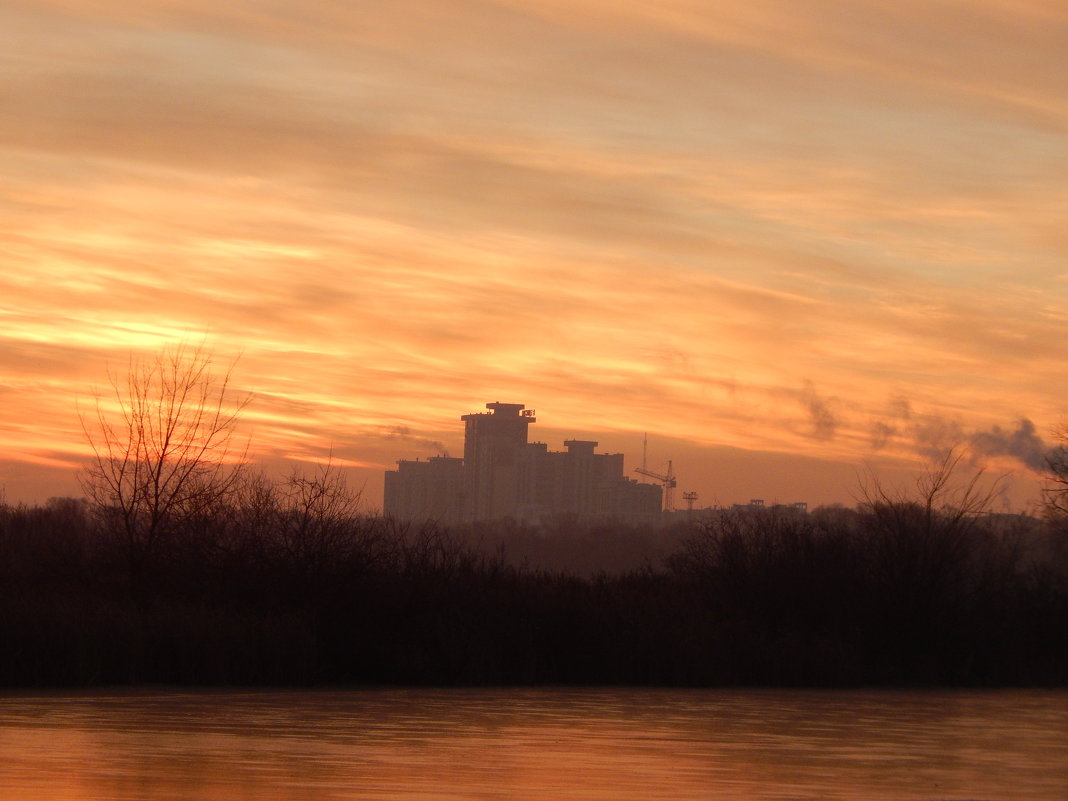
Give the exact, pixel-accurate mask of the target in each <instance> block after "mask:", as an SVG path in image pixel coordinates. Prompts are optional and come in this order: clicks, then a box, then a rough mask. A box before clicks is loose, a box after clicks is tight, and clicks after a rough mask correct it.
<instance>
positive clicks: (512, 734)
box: [0, 689, 1068, 801]
mask: <svg viewBox="0 0 1068 801" xmlns="http://www.w3.org/2000/svg"><path fill="white" fill-rule="evenodd" d="M0 798H2V799H19V800H20V801H38V799H48V800H49V801H68V800H69V801H87V800H88V799H93V800H94V801H107V800H108V799H116V800H119V799H122V800H123V801H125V800H126V799H130V800H131V801H132V800H133V799H137V800H138V801H142V800H143V799H153V800H155V799H161V800H163V801H166V800H169V799H182V800H183V801H186V800H187V799H220V800H221V799H226V800H227V801H234V800H235V799H256V801H281V799H285V800H286V801H290V800H292V801H296V800H297V799H299V800H300V801H311V800H316V801H333V800H337V801H340V800H341V799H346V800H347V799H361V801H364V800H366V799H381V800H382V801H415V800H416V799H418V800H419V801H430V800H431V799H434V800H435V801H438V800H439V799H442V800H445V801H448V800H449V799H502V800H503V799H508V800H509V801H523V800H524V799H538V800H539V801H544V800H546V799H581V800H582V801H587V800H592V799H603V800H604V801H620V800H621V799H672V800H673V801H686V800H687V799H732V800H733V799H746V800H747V801H748V799H850V800H851V801H867V800H869V799H870V800H871V801H875V800H876V799H878V801H911V800H912V799H998V800H1000V799H1005V801H1030V800H1034V801H1064V799H1068V692H1048V691H982V692H974V691H952V692H947V691H932V692H913V691H908V692H904V691H795V690H751V691H750V690H741V691H739V690H646V689H500V690H497V689H495V690H484V689H478V690H392V689H390V690H346V691H337V692H335V691H312V692H305V691H279V692H212V691H208V692H182V691H154V690H153V691H147V690H141V691H127V692H120V693H113V694H112V693H108V694H93V695H58V694H55V695H36V694H35V695H26V694H19V695H11V694H8V695H4V696H0Z"/></svg>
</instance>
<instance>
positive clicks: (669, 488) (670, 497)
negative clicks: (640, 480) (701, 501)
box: [634, 434, 678, 512]
mask: <svg viewBox="0 0 1068 801" xmlns="http://www.w3.org/2000/svg"><path fill="white" fill-rule="evenodd" d="M648 450H649V435H648V434H646V435H645V438H644V439H643V440H642V466H641V467H635V468H634V472H635V473H640V474H641V475H643V476H648V477H649V478H655V479H656V480H657V481H659V482H660V485H661V486H662V487H663V488H664V511H665V512H674V511H675V493H674V489H675V486H676V484H677V483H678V482H676V480H675V473H674V471H673V470H672V466H671V460H670V459H668V463H667V472H666V473H657V472H656V471H654V470H650V469H649V466H648V463H647V461H646V457H647V455H648Z"/></svg>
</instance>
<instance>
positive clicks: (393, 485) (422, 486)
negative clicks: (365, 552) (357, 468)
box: [384, 403, 662, 522]
mask: <svg viewBox="0 0 1068 801" xmlns="http://www.w3.org/2000/svg"><path fill="white" fill-rule="evenodd" d="M486 408H487V409H489V411H488V412H480V413H476V414H465V415H463V417H461V418H460V419H461V420H463V421H464V426H465V428H464V456H463V459H455V458H449V457H443V456H437V457H431V458H430V459H428V460H426V461H422V460H416V461H409V460H403V461H400V462H398V463H397V469H396V470H389V471H386V477H385V478H386V485H385V498H384V511H385V513H386V514H387V515H390V516H392V517H395V518H398V519H405V520H425V519H434V520H441V521H443V522H458V521H461V520H463V521H474V520H500V519H504V518H514V519H517V520H524V521H530V522H538V521H540V520H544V519H546V518H549V517H553V516H555V515H561V514H566V515H571V516H575V517H577V518H580V519H592V518H616V519H622V520H656V519H658V518H659V516H660V510H661V504H662V497H661V488H660V487H659V486H657V485H655V484H641V483H638V482H637V481H634V480H632V479H629V478H626V477H625V476H624V475H623V454H621V453H595V449H596V448H597V443H596V442H593V441H590V440H568V441H567V442H565V443H564V446H565V448H566V449H567V450H564V451H550V450H549V449H548V446H546V445H545V444H543V443H539V442H534V443H531V442H528V441H527V439H528V434H529V427H530V424H531V423H534V422H536V418H535V417H534V412H533V410H530V409H526V408H525V407H524V405H523V404H521V403H487V404H486Z"/></svg>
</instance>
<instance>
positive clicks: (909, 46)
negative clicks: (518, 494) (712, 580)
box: [0, 0, 1068, 501]
mask: <svg viewBox="0 0 1068 801" xmlns="http://www.w3.org/2000/svg"><path fill="white" fill-rule="evenodd" d="M0 31H3V33H0V41H2V43H3V44H4V47H3V48H2V50H0V53H2V54H0V78H2V80H0V107H2V108H3V109H4V110H5V113H4V114H3V115H0V170H2V171H3V174H4V176H5V182H4V186H3V188H2V189H0V243H2V245H3V247H2V248H0V387H2V390H0V401H2V406H0V408H2V409H3V412H2V413H0V456H3V457H5V458H6V459H7V461H6V462H4V464H7V465H18V464H23V463H25V464H31V463H32V464H37V465H46V464H52V465H55V464H57V463H64V464H65V463H66V462H73V461H77V459H78V458H80V456H79V455H80V454H82V453H83V452H84V445H83V444H82V441H81V438H80V427H79V424H78V420H77V411H76V407H75V400H76V399H77V398H91V397H92V393H93V392H94V391H95V389H96V388H99V386H101V385H106V382H107V365H108V364H112V365H114V364H120V365H121V364H124V363H125V361H126V360H127V358H128V357H129V354H130V353H131V352H151V351H153V350H156V349H158V348H160V347H161V346H163V345H165V344H167V343H172V342H175V341H178V340H187V341H190V340H192V341H199V340H200V339H202V338H204V339H206V340H207V341H208V342H209V343H210V345H211V346H212V347H213V348H214V349H215V350H216V352H217V353H218V356H219V359H220V360H221V361H227V360H229V359H231V358H235V357H237V356H240V361H239V366H238V371H237V377H238V379H239V381H240V382H241V384H242V388H247V389H249V390H251V391H253V392H255V393H256V395H257V401H256V402H255V403H254V405H253V407H252V408H251V409H250V411H249V416H248V423H249V428H250V430H251V431H252V434H253V436H254V439H255V441H256V442H257V446H258V453H259V455H260V456H261V458H263V459H266V460H277V459H282V458H289V459H304V458H318V457H321V456H322V455H323V454H327V455H329V454H334V455H335V456H336V458H337V459H339V460H344V461H345V463H346V464H352V465H374V466H375V467H374V468H370V467H367V468H359V467H354V468H353V469H354V470H357V471H359V470H361V469H362V470H363V471H364V473H363V474H364V475H366V476H367V477H368V481H369V484H368V486H369V488H370V489H369V493H368V494H369V496H373V495H374V493H375V492H376V489H375V487H377V484H376V483H375V482H377V481H380V478H378V477H377V471H378V466H385V465H388V464H389V463H390V462H391V461H392V460H393V459H395V458H402V457H405V458H408V457H413V456H416V455H426V453H425V452H426V451H427V450H428V449H429V450H435V449H436V446H441V448H442V449H452V450H453V451H456V450H457V446H458V438H459V436H460V434H459V426H458V425H457V419H456V418H458V416H459V415H460V414H461V413H464V412H467V411H471V410H474V409H477V408H479V407H480V406H481V404H482V403H484V402H485V401H487V400H496V399H501V400H517V401H523V402H527V403H528V404H530V405H532V406H536V407H537V408H539V409H540V410H541V420H542V422H541V423H539V426H543V430H545V431H546V432H547V433H553V432H571V433H572V434H583V435H585V434H586V433H589V434H590V435H591V436H598V437H600V438H601V439H603V440H605V441H606V442H607V441H611V442H619V443H622V444H620V445H618V447H626V448H628V452H629V454H630V455H631V456H632V457H634V458H637V454H636V453H634V449H633V446H632V443H633V441H634V440H633V439H628V438H629V437H633V436H634V435H635V434H636V432H645V431H648V432H649V433H650V436H651V438H654V437H659V438H661V441H662V442H664V443H665V447H668V445H667V443H674V444H672V445H671V446H670V447H674V448H677V449H680V450H681V449H683V446H682V445H680V444H678V443H680V442H682V441H691V442H693V443H695V445H696V446H697V447H699V448H705V449H706V451H705V452H706V454H708V455H707V459H706V461H705V462H704V463H702V462H700V460H699V459H694V460H691V461H690V463H689V464H691V465H692V466H691V467H689V469H690V470H691V474H690V475H683V476H682V480H683V483H685V484H687V486H689V485H690V484H692V485H693V486H694V487H695V488H698V489H700V490H701V491H702V493H703V495H704V496H706V497H708V496H711V495H713V494H717V493H714V492H713V489H712V487H713V485H714V484H715V482H716V481H717V480H721V479H722V473H723V470H724V469H729V468H724V467H723V465H721V464H719V463H718V462H717V459H720V458H728V457H727V456H724V455H723V454H731V453H734V454H737V453H740V452H742V451H751V452H754V453H767V454H771V453H777V454H780V455H782V456H783V457H784V458H785V457H790V458H795V457H796V458H800V457H804V458H813V459H816V460H817V461H819V462H820V463H826V464H836V465H851V464H856V463H858V462H860V461H861V460H865V459H873V458H875V459H878V460H881V462H882V463H884V464H886V465H887V467H888V469H889V468H890V467H893V468H901V467H904V466H908V465H915V464H916V459H917V454H918V453H922V452H927V451H929V450H930V449H932V448H936V447H939V445H938V443H940V442H941V441H942V440H945V439H947V438H952V437H956V438H958V439H959V438H963V439H965V440H969V441H972V442H973V443H984V442H985V443H987V446H986V447H985V448H982V450H983V451H984V453H985V454H986V455H987V457H988V458H990V459H992V460H994V461H995V462H998V463H999V464H1002V465H1003V466H1005V467H1019V466H1020V465H1029V466H1031V467H1034V466H1036V465H1037V462H1036V461H1035V460H1034V459H1032V458H1030V457H1029V456H1027V454H1033V453H1034V452H1037V451H1036V450H1035V449H1036V448H1039V447H1040V443H1043V442H1044V441H1045V436H1046V432H1048V431H1050V430H1051V429H1052V427H1053V426H1055V425H1056V424H1057V423H1058V421H1060V420H1061V419H1063V416H1064V415H1065V402H1064V398H1065V397H1068V383H1066V382H1068V379H1066V378H1065V371H1064V369H1063V362H1062V358H1061V354H1060V350H1061V342H1063V341H1064V334H1065V326H1066V317H1068V313H1066V312H1065V311H1064V309H1066V308H1068V305H1066V301H1068V280H1065V275H1066V271H1065V267H1064V263H1065V262H1064V259H1065V256H1066V255H1068V239H1066V238H1065V237H1064V235H1063V232H1062V229H1063V219H1062V218H1063V209H1064V208H1065V207H1066V204H1068V189H1066V187H1068V183H1066V180H1065V179H1066V178H1068V147H1066V146H1065V145H1066V135H1068V111H1066V109H1068V79H1066V78H1065V76H1066V74H1068V73H1066V72H1065V71H1064V70H1063V69H1057V68H1056V65H1058V64H1061V63H1063V61H1064V53H1065V52H1068V48H1066V45H1068V11H1066V10H1065V9H1064V8H1062V7H1061V5H1060V4H1057V3H1049V2H1042V1H1041V0H1030V1H1028V2H1023V1H1021V2H1012V3H1009V2H1007V0H1001V1H999V0H981V1H979V2H974V3H969V4H966V5H962V4H959V3H953V2H949V1H948V0H946V1H945V2H942V1H941V0H935V2H919V0H898V1H897V2H890V0H804V2H786V0H749V1H748V2H745V3H741V2H722V3H716V4H708V3H698V2H694V1H693V0H670V1H669V2H664V3H656V4H649V3H637V2H631V1H630V0H615V2H611V3H609V2H606V1H604V0H583V1H582V2H580V3H573V2H567V3H564V2H561V1H560V0H542V2H537V3H535V2H530V1H529V0H483V1H481V2H476V0H439V1H438V2H434V3H422V2H419V3H417V2H414V0H412V1H411V2H409V1H408V0H402V1H401V2H396V3H390V4H388V5H386V6H383V5H382V4H380V3H370V2H359V1H357V2H349V3H339V2H330V1H329V0H310V2H308V3H304V4H302V5H301V8H300V12H299V13H295V12H294V10H293V8H291V7H290V6H289V5H286V4H281V3H276V2H270V1H269V0H259V1H258V2H251V3H243V4H238V5H219V4H209V3H206V2H200V0H186V2H182V3H171V2H162V0H158V1H157V0H149V1H148V2H144V3H138V4H137V8H136V9H131V8H130V7H129V5H128V4H120V3H116V2H104V1H102V2H88V1H87V0H83V1H80V2H77V3H75V2H62V1H59V0H57V1H56V2H48V1H47V0H39V1H37V2H35V1H33V0H12V2H9V3H7V4H5V7H4V9H3V10H2V11H0ZM888 398H897V399H898V400H899V401H900V402H901V403H899V404H898V406H899V410H900V408H904V407H902V406H901V404H903V403H907V404H908V408H909V410H910V413H909V415H902V414H896V415H895V414H894V413H893V412H892V411H891V410H888V401H887V399H888ZM1021 420H1023V421H1026V423H1027V425H1029V426H1031V428H1029V429H1027V430H1026V431H1024V430H1023V429H1021V428H1019V426H1020V425H1022V424H1021V423H1019V422H1018V421H1021ZM549 426H552V429H550V428H549ZM1021 431H1023V433H1022V434H1021ZM1028 431H1029V432H1030V436H1025V435H1027V433H1028ZM397 432H405V433H404V434H403V435H401V434H399V433H397ZM595 432H601V433H595ZM983 432H985V436H986V438H985V439H984V438H983V437H984V434H983ZM654 441H655V440H654ZM998 443H1000V444H998ZM1021 443H1023V444H1021ZM431 445H433V446H435V447H434V448H431ZM1023 445H1027V446H1028V447H1029V448H1030V450H1027V449H1026V448H1024V450H1027V454H1024V455H1022V456H1021V454H1022V453H1023V450H1021V448H1023ZM713 446H724V447H725V448H726V450H720V451H716V453H717V454H718V455H717V456H715V457H713V456H712V455H711V454H712V453H713V451H712V450H711V449H712V448H713ZM1032 446H1033V447H1032ZM977 447H978V446H977ZM731 449H735V450H731ZM730 458H735V461H736V463H737V464H739V465H740V464H741V460H739V459H738V457H736V456H735V457H730ZM768 458H769V459H770V458H771V457H770V456H769V457H768ZM820 460H822V461H820ZM777 463H781V464H786V462H783V461H780V462H777ZM790 463H800V462H790ZM4 469H5V470H6V471H7V472H6V473H5V472H0V485H2V484H7V485H8V486H9V487H14V486H18V487H23V486H29V484H31V483H34V482H37V479H36V478H35V479H34V482H27V481H24V480H23V479H21V478H19V477H18V476H17V475H16V474H15V472H12V471H13V470H15V471H16V472H17V469H16V468H12V467H7V468H4ZM34 475H35V476H38V477H39V476H40V475H44V473H41V472H39V471H37V472H34ZM57 475H58V474H57ZM717 475H719V476H720V478H717V477H716V476H717ZM825 475H826V476H827V482H828V483H831V482H833V481H838V480H839V479H840V475H841V473H839V472H836V471H835V470H828V471H827V472H826V473H825ZM831 476H834V477H835V478H833V479H832V478H831ZM766 480H767V481H768V483H769V484H770V485H772V486H771V487H770V488H766V489H765V488H756V487H754V488H753V489H752V490H751V492H752V493H753V494H757V495H771V494H772V493H774V492H775V488H774V487H775V486H778V485H776V484H775V482H776V481H780V483H781V485H782V486H787V485H789V486H790V487H792V488H794V489H796V488H797V487H798V486H799V484H798V482H797V481H796V480H795V479H794V478H791V479H789V481H787V479H786V478H785V477H782V478H777V477H775V476H770V475H769V476H767V477H766ZM35 485H36V484H35ZM1016 485H1017V486H1019V487H1021V488H1022V489H1021V496H1022V495H1023V494H1024V492H1025V491H1026V490H1027V487H1028V486H1031V487H1032V489H1033V485H1028V483H1027V481H1026V480H1022V481H1018V482H1016ZM42 486H43V485H42ZM808 486H810V487H811V489H810V490H809V491H810V493H811V495H810V498H809V499H810V500H814V501H819V500H829V499H834V498H841V496H842V495H843V494H844V489H843V488H841V487H839V486H834V487H826V488H821V487H820V485H819V471H815V473H813V476H812V479H811V481H810V482H809V484H808ZM20 491H22V490H20ZM42 492H43V493H45V494H47V492H49V490H47V489H42ZM10 493H11V490H9V494H10ZM722 500H724V501H728V500H734V499H733V498H731V499H728V498H723V499H722ZM743 500H744V498H743Z"/></svg>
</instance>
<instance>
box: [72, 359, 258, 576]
mask: <svg viewBox="0 0 1068 801" xmlns="http://www.w3.org/2000/svg"><path fill="white" fill-rule="evenodd" d="M232 369H233V367H232V365H231V366H230V367H229V368H227V369H226V370H225V371H224V372H223V373H222V374H221V375H217V374H215V373H214V372H213V370H212V356H211V353H210V352H208V351H207V350H205V349H204V347H203V346H199V347H189V346H186V345H178V346H175V347H172V348H168V349H166V350H164V351H163V352H161V353H160V354H158V355H156V356H154V357H151V358H136V359H135V358H131V360H130V363H129V365H128V369H127V372H126V375H125V376H122V377H121V378H120V377H119V376H117V375H115V374H110V373H109V378H110V382H111V386H112V390H113V401H114V404H107V403H105V402H104V401H103V399H99V398H98V399H97V403H96V408H95V412H94V414H92V415H91V416H89V417H88V419H87V417H86V416H85V415H83V416H82V428H83V430H84V431H85V435H86V438H87V439H88V440H89V444H90V447H91V448H92V452H93V456H92V458H91V460H90V462H89V465H88V467H87V468H86V469H85V470H84V471H83V473H82V474H81V476H80V481H81V485H82V491H83V492H84V493H85V495H86V497H87V498H88V499H89V501H90V502H91V503H92V504H93V506H94V508H95V510H96V511H97V512H98V513H99V514H100V515H101V516H102V517H103V518H104V519H105V520H107V521H109V522H110V523H111V524H112V525H111V526H110V528H111V530H112V531H113V532H114V533H116V534H118V535H119V536H120V537H121V539H122V543H123V545H124V546H125V550H126V553H127V556H128V558H129V559H130V564H131V569H132V570H135V571H136V570H138V569H139V568H140V567H142V566H143V565H144V564H145V562H146V560H148V559H151V558H152V557H153V556H155V555H158V553H159V551H160V549H161V547H163V545H164V544H165V543H166V541H167V540H168V539H169V538H172V537H173V536H175V534H176V532H178V531H179V530H180V529H181V527H182V526H183V525H188V524H189V523H190V522H191V521H192V520H193V519H195V518H196V517H197V516H199V515H202V514H204V513H205V512H206V511H207V510H208V509H210V508H211V507H213V506H215V505H217V504H219V503H220V502H222V501H225V499H226V498H227V497H228V496H230V495H231V494H232V493H233V492H234V491H235V490H236V489H237V486H238V481H239V478H240V476H241V472H242V464H243V462H244V457H245V450H247V446H246V448H245V449H240V448H238V449H235V448H234V447H233V445H234V434H235V426H236V423H237V419H238V416H239V414H240V413H241V411H242V410H243V409H244V408H245V407H246V406H247V405H248V403H249V401H250V399H251V397H250V396H248V395H243V396H239V397H234V393H233V392H232V390H231V386H230V383H231V372H232Z"/></svg>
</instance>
